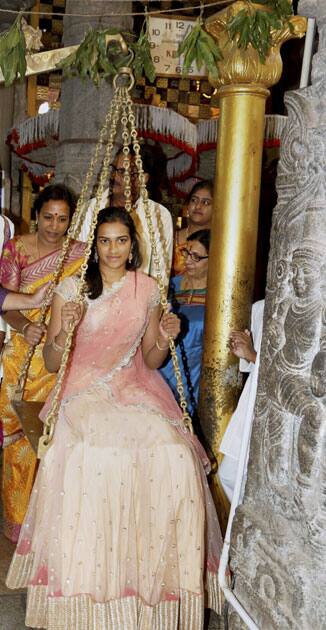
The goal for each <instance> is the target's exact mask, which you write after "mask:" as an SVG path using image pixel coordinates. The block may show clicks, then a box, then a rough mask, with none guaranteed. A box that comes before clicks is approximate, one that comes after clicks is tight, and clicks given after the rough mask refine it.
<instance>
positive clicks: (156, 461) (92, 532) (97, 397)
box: [7, 272, 221, 630]
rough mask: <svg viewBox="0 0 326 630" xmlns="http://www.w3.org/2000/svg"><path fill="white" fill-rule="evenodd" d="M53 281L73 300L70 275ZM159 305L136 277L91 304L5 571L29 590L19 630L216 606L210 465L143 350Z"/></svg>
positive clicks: (173, 623)
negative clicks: (48, 444)
mask: <svg viewBox="0 0 326 630" xmlns="http://www.w3.org/2000/svg"><path fill="white" fill-rule="evenodd" d="M57 290H58V292H59V293H60V294H61V295H62V296H63V297H64V299H65V300H67V301H68V300H72V299H73V298H74V295H75V292H76V278H74V277H72V278H67V279H65V280H64V281H63V282H62V283H61V285H60V286H59V288H58V289H57ZM158 301H159V300H158V290H157V286H156V283H155V281H154V280H152V279H151V278H149V277H148V276H146V275H144V274H143V273H141V272H136V273H135V272H127V274H126V275H125V276H124V278H123V279H122V281H120V282H119V283H116V284H115V285H114V286H113V287H112V289H110V290H106V291H104V293H103V294H102V295H101V296H100V297H99V298H97V299H96V300H87V310H86V313H85V315H84V317H83V320H82V322H81V323H80V325H79V328H78V331H77V334H76V339H75V349H74V351H73V354H72V357H71V361H70V365H69V369H68V372H67V376H66V380H65V384H64V388H63V391H62V397H61V405H60V412H59V418H58V423H57V426H56V432H55V437H54V440H53V443H52V445H51V447H50V448H49V450H48V451H47V453H46V455H45V457H44V459H43V460H42V462H41V465H40V468H39V471H38V475H37V478H36V482H35V486H34V489H33V492H32V497H31V502H30V506H29V510H28V513H27V516H26V519H25V521H24V525H23V527H22V531H21V535H20V538H19V542H18V546H17V550H16V552H15V554H14V557H13V560H12V564H11V567H10V570H9V573H8V577H7V585H8V586H9V587H10V588H18V587H23V586H27V587H28V598H27V613H26V625H28V626H32V627H34V628H47V629H48V630H63V629H64V630H200V629H201V628H202V626H203V611H204V605H206V606H209V607H211V608H214V609H215V610H217V611H219V609H220V599H219V592H218V586H217V575H216V573H217V568H218V562H219V556H220V550H221V535H220V530H219V525H218V521H217V517H216V514H215V511H214V506H213V502H212V499H211V497H210V494H209V490H208V487H207V482H206V476H205V472H204V466H205V465H206V464H207V463H208V462H207V459H206V456H205V453H204V452H203V450H202V448H201V446H200V444H199V443H198V441H197V440H196V439H195V438H193V437H192V436H190V434H189V433H185V431H184V430H183V426H182V422H181V420H182V417H181V412H180V409H179V408H178V406H177V404H176V402H175V400H174V397H173V395H172V393H171V391H170V389H169V388H168V386H167V385H166V383H165V382H164V381H163V378H162V377H161V376H160V374H159V372H158V371H156V370H150V369H148V368H147V367H146V365H145V364H144V361H143V357H142V349H141V340H142V337H143V335H144V332H145V330H146V326H147V323H148V319H149V315H150V312H151V309H152V308H153V307H154V306H155V305H156V304H157V303H158ZM205 591H206V593H205Z"/></svg>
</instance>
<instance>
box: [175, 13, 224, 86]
mask: <svg viewBox="0 0 326 630" xmlns="http://www.w3.org/2000/svg"><path fill="white" fill-rule="evenodd" d="M178 55H184V62H183V72H182V74H183V75H185V74H187V73H188V72H189V68H190V67H191V66H192V64H193V63H194V62H195V63H196V65H197V68H198V70H201V68H202V67H203V65H205V66H206V68H207V70H208V71H209V72H210V73H211V75H212V76H213V77H215V78H217V77H218V68H217V62H218V61H221V59H223V55H222V53H221V51H220V49H219V47H218V44H217V42H216V40H215V39H214V38H213V37H212V36H211V35H209V34H208V33H206V31H205V30H204V29H203V27H202V24H201V20H200V19H199V20H197V22H196V24H195V26H194V28H193V29H192V30H191V31H190V33H188V35H186V37H185V38H184V39H183V41H182V42H181V43H180V44H179V48H178Z"/></svg>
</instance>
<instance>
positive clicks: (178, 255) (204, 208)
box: [172, 179, 213, 275]
mask: <svg viewBox="0 0 326 630" xmlns="http://www.w3.org/2000/svg"><path fill="white" fill-rule="evenodd" d="M186 205H187V227H185V228H183V229H182V230H178V231H177V232H176V235H175V239H174V249H173V262H172V275H176V274H178V273H183V271H184V269H185V260H184V257H183V255H182V250H183V248H184V247H185V246H186V241H187V238H188V236H190V235H191V234H193V233H194V232H197V230H209V228H210V226H211V219H212V211H213V182H212V181H211V180H208V179H206V180H203V181H201V182H197V184H195V185H194V186H193V187H192V189H191V191H190V193H189V195H188V197H187V200H186Z"/></svg>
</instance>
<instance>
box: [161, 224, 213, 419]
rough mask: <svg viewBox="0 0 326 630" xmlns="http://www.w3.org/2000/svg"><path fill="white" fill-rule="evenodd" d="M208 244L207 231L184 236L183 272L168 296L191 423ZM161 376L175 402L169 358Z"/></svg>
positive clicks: (194, 410)
mask: <svg viewBox="0 0 326 630" xmlns="http://www.w3.org/2000/svg"><path fill="white" fill-rule="evenodd" d="M209 241H210V230H198V231H197V232H193V233H192V234H191V235H190V236H188V238H187V240H186V243H185V244H184V246H183V248H182V250H181V252H182V257H183V260H184V266H185V271H184V273H183V274H180V275H178V276H175V277H174V278H172V279H171V281H170V292H169V297H170V301H171V304H172V309H173V311H174V312H175V313H177V314H178V317H179V319H180V320H181V333H180V334H179V337H178V343H177V354H178V358H179V363H180V368H181V373H182V380H183V384H184V388H185V395H186V398H187V403H188V410H189V412H190V414H191V415H192V417H193V419H194V420H195V421H196V417H197V404H198V396H199V379H200V370H201V357H202V351H203V330H204V316H205V300H206V287H207V270H208V256H209ZM161 374H162V376H163V377H164V379H165V380H166V382H167V383H168V384H169V385H170V387H171V389H172V391H173V393H174V395H175V398H176V399H177V400H178V392H177V387H176V380H175V376H174V370H173V365H172V359H171V358H169V360H168V361H167V362H166V363H165V365H163V367H162V368H161Z"/></svg>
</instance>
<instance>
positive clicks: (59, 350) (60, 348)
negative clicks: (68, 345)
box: [51, 338, 64, 352]
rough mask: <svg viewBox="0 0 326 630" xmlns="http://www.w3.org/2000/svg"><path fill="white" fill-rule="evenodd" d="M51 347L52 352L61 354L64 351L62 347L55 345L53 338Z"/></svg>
mask: <svg viewBox="0 0 326 630" xmlns="http://www.w3.org/2000/svg"><path fill="white" fill-rule="evenodd" d="M51 346H52V348H53V350H55V351H56V352H63V351H64V347H63V346H60V345H59V344H58V343H56V340H55V338H54V339H53V341H52V343H51Z"/></svg>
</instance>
